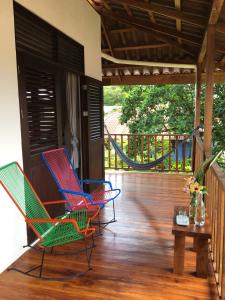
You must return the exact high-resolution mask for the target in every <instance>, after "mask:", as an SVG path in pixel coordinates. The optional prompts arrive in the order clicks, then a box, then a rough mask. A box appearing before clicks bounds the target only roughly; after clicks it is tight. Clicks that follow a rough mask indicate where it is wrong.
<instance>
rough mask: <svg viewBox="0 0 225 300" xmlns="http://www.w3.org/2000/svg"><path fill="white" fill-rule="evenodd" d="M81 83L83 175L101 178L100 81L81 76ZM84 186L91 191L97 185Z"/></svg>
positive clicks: (101, 106)
mask: <svg viewBox="0 0 225 300" xmlns="http://www.w3.org/2000/svg"><path fill="white" fill-rule="evenodd" d="M81 84H82V85H81V106H82V112H83V113H82V139H81V142H82V150H83V152H82V153H83V155H82V168H83V177H84V178H89V179H99V180H101V179H104V177H105V173H104V136H103V93H102V82H100V81H98V80H96V79H93V78H90V77H82V78H81ZM85 188H86V189H87V190H88V191H92V190H94V189H96V188H97V185H96V184H89V185H88V186H86V187H85Z"/></svg>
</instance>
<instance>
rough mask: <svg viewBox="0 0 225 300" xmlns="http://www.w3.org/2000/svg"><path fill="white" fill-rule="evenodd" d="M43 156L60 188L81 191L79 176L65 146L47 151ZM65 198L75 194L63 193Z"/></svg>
mask: <svg viewBox="0 0 225 300" xmlns="http://www.w3.org/2000/svg"><path fill="white" fill-rule="evenodd" d="M42 157H43V159H44V162H45V163H46V165H47V167H48V168H49V170H50V172H51V174H52V176H53V178H54V180H55V182H56V184H57V186H58V188H59V189H63V190H72V191H76V192H81V191H82V189H81V186H80V182H79V179H78V176H77V174H76V172H75V170H74V169H73V166H72V164H71V162H70V160H69V157H68V155H67V153H66V151H65V149H64V148H59V149H54V150H49V151H45V152H43V153H42ZM63 195H64V197H65V199H74V198H76V196H74V195H73V194H67V193H63Z"/></svg>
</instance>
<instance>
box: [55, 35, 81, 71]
mask: <svg viewBox="0 0 225 300" xmlns="http://www.w3.org/2000/svg"><path fill="white" fill-rule="evenodd" d="M57 40H58V45H57V50H58V63H59V64H61V65H62V66H64V68H68V69H70V70H76V71H77V72H79V73H82V74H83V73H84V47H83V46H81V45H80V44H78V43H76V42H75V41H73V40H72V39H70V38H69V37H67V36H65V35H63V34H61V33H58V37H57Z"/></svg>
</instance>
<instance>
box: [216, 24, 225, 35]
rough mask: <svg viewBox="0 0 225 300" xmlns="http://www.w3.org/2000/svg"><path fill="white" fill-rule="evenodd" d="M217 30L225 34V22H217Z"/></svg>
mask: <svg viewBox="0 0 225 300" xmlns="http://www.w3.org/2000/svg"><path fill="white" fill-rule="evenodd" d="M216 31H217V32H220V33H224V34H225V23H224V22H219V23H217V25H216Z"/></svg>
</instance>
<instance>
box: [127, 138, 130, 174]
mask: <svg viewBox="0 0 225 300" xmlns="http://www.w3.org/2000/svg"><path fill="white" fill-rule="evenodd" d="M127 137H128V142H127V147H128V157H129V158H130V135H129V134H128V135H127ZM128 170H130V166H128Z"/></svg>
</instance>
